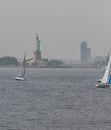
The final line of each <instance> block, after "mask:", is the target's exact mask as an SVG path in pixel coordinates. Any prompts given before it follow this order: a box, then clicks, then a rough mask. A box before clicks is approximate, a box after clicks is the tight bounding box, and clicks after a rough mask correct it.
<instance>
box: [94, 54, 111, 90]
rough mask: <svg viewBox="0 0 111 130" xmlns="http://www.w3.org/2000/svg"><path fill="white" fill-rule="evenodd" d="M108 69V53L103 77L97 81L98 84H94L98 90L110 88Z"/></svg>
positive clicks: (110, 61)
mask: <svg viewBox="0 0 111 130" xmlns="http://www.w3.org/2000/svg"><path fill="white" fill-rule="evenodd" d="M110 68H111V57H109V53H108V56H107V60H106V65H105V68H104V72H103V76H102V78H101V79H99V80H98V83H96V87H98V88H107V87H110V85H111V75H110Z"/></svg>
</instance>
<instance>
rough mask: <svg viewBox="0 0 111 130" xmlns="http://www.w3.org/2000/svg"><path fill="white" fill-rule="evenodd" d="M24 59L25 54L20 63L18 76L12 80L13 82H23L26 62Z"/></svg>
mask: <svg viewBox="0 0 111 130" xmlns="http://www.w3.org/2000/svg"><path fill="white" fill-rule="evenodd" d="M25 57H26V52H25V54H24V59H23V61H22V66H21V68H20V71H19V74H18V76H17V77H15V78H14V79H15V80H24V76H25V62H26V59H25Z"/></svg>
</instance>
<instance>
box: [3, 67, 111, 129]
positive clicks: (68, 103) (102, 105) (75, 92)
mask: <svg viewBox="0 0 111 130" xmlns="http://www.w3.org/2000/svg"><path fill="white" fill-rule="evenodd" d="M16 74H17V69H15V68H12V69H7V68H6V69H5V68H4V69H3V68H1V69H0V130H111V88H107V89H103V88H96V87H95V80H96V79H97V77H98V76H99V75H100V74H101V69H74V68H70V69H27V71H26V80H25V81H24V82H20V81H15V80H13V77H14V76H16Z"/></svg>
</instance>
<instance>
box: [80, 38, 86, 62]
mask: <svg viewBox="0 0 111 130" xmlns="http://www.w3.org/2000/svg"><path fill="white" fill-rule="evenodd" d="M81 63H87V43H86V42H85V41H83V42H82V43H81Z"/></svg>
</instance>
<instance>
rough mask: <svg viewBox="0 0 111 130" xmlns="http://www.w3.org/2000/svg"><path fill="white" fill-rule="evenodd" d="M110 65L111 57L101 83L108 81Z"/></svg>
mask: <svg viewBox="0 0 111 130" xmlns="http://www.w3.org/2000/svg"><path fill="white" fill-rule="evenodd" d="M110 66H111V58H110V59H109V62H108V65H107V66H106V69H105V72H104V75H103V78H102V80H101V83H107V82H108V78H109V73H110Z"/></svg>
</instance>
